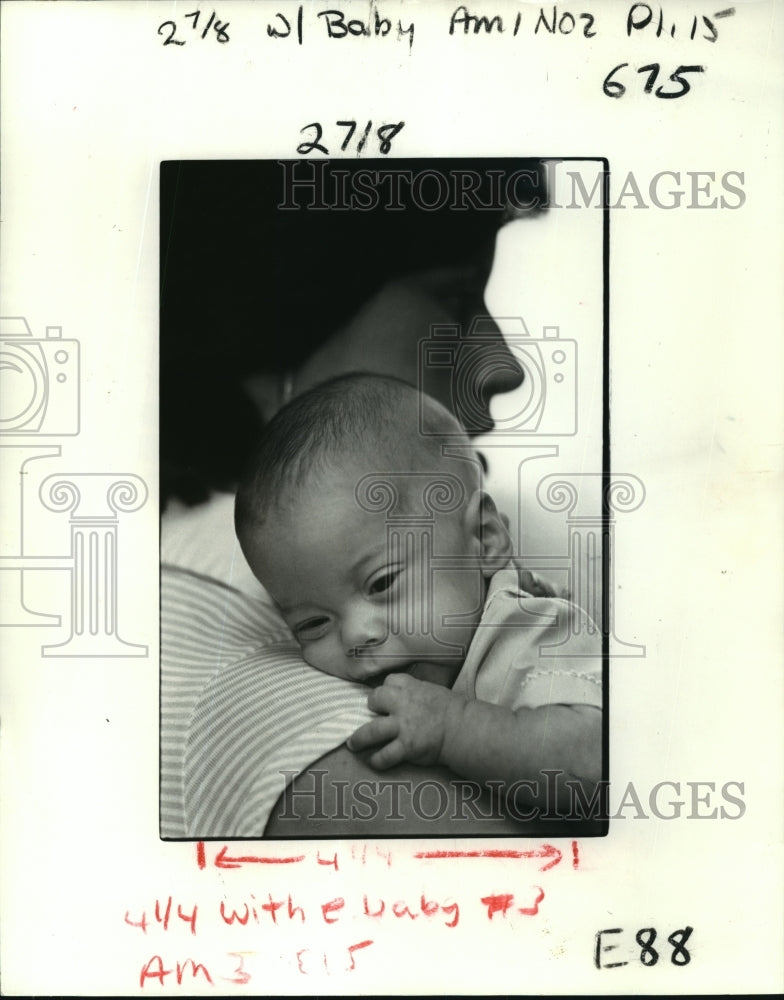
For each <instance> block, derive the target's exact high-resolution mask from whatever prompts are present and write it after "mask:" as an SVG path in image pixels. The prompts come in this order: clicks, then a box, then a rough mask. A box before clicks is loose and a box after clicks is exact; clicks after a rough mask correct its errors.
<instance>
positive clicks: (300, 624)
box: [235, 373, 511, 681]
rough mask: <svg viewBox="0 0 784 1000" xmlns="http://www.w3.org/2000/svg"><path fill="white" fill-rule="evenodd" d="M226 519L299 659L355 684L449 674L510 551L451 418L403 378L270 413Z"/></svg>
mask: <svg viewBox="0 0 784 1000" xmlns="http://www.w3.org/2000/svg"><path fill="white" fill-rule="evenodd" d="M235 526H236V530H237V537H238V538H239V541H240V545H241V546H242V550H243V552H244V554H245V557H246V558H247V560H248V563H249V564H250V566H251V569H252V570H253V572H254V573H255V575H256V576H257V577H258V579H259V580H260V582H261V583H262V584H263V585H264V587H265V588H266V589H267V591H268V592H269V593H270V595H271V596H272V598H273V599H274V600H275V602H276V603H277V604H278V606H279V608H280V610H281V612H282V614H283V616H284V618H285V619H286V621H287V622H288V624H289V626H290V628H291V630H292V632H293V633H294V636H295V637H296V639H297V640H298V642H299V643H300V645H301V647H302V653H303V656H304V658H305V660H306V661H307V662H308V663H310V664H311V665H312V666H314V667H316V668H318V669H319V670H323V671H325V672H326V673H330V674H334V675H335V676H338V677H344V678H346V679H349V680H357V681H369V680H373V679H375V678H379V677H381V676H382V675H383V674H386V673H388V672H390V671H392V670H398V669H406V668H407V667H409V666H410V665H411V664H413V663H415V662H422V661H425V662H433V663H437V664H440V665H442V666H443V667H444V668H445V669H447V670H452V671H453V672H454V673H456V672H457V669H459V666H460V664H461V663H462V661H463V659H464V658H465V654H466V651H467V648H468V644H469V643H470V641H471V638H472V636H473V633H474V630H475V628H476V626H477V624H478V622H479V618H480V616H481V613H482V605H483V601H484V594H485V589H486V580H487V578H489V576H491V575H492V573H493V572H495V571H496V570H497V569H498V568H499V566H500V565H502V564H503V562H504V561H505V560H506V558H508V556H509V554H510V551H511V549H510V543H509V536H508V534H507V531H506V528H505V526H504V524H503V522H502V520H501V519H500V517H499V516H498V512H497V511H496V508H495V505H494V504H493V501H492V499H491V498H490V497H489V496H488V495H487V494H486V493H484V492H483V491H482V490H481V466H480V464H479V461H478V458H477V456H476V454H475V452H474V451H473V448H472V446H471V444H470V442H469V440H468V437H467V436H466V435H465V434H464V433H463V432H462V430H461V428H460V426H459V424H458V423H457V421H456V420H455V418H454V417H453V416H452V415H451V414H450V413H449V411H448V410H446V409H445V408H444V407H443V406H441V404H440V403H437V402H436V401H435V400H433V399H431V398H429V397H427V396H424V395H423V394H421V393H420V392H418V391H417V390H416V389H415V388H414V387H413V386H411V385H409V384H408V383H406V382H402V381H400V380H398V379H393V378H388V377H384V376H377V375H365V374H361V373H359V374H353V375H343V376H340V377H339V378H335V379H332V380H330V381H329V382H325V383H322V384H321V385H319V386H316V387H315V388H314V389H311V390H310V391H309V392H307V393H305V394H303V395H302V396H299V397H297V398H296V399H295V400H293V401H292V402H291V403H289V404H288V405H287V406H285V407H284V408H283V409H282V410H280V411H279V412H278V413H277V414H276V416H275V417H274V418H273V419H272V420H271V421H270V423H269V424H268V425H267V427H266V428H265V430H264V434H263V437H262V440H261V442H260V444H259V447H258V448H257V450H256V453H255V455H254V457H253V459H252V461H251V464H250V466H249V468H248V470H247V472H246V474H245V476H244V478H243V480H242V482H241V484H240V487H239V490H238V493H237V501H236V506H235Z"/></svg>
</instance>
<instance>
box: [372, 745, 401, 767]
mask: <svg viewBox="0 0 784 1000" xmlns="http://www.w3.org/2000/svg"><path fill="white" fill-rule="evenodd" d="M405 759H406V753H405V747H404V746H403V741H402V740H392V742H391V743H387V745H386V746H384V747H382V748H381V749H380V750H376V752H375V753H372V754H371V755H370V757H368V763H369V764H370V766H371V767H375V769H376V770H377V771H386V770H387V768H390V767H394V766H395V764H402V763H403V761H404V760H405Z"/></svg>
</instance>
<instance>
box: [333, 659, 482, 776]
mask: <svg viewBox="0 0 784 1000" xmlns="http://www.w3.org/2000/svg"><path fill="white" fill-rule="evenodd" d="M464 704H465V699H464V698H461V697H460V696H459V695H456V694H453V692H452V691H450V690H449V688H445V687H441V686H440V685H438V684H430V683H429V682H428V681H418V680H416V679H415V678H413V677H410V676H409V675H408V674H389V676H388V677H387V678H386V679H385V681H384V684H383V685H382V686H381V687H377V688H375V689H374V690H373V691H371V692H370V695H369V697H368V708H370V709H371V710H372V711H373V712H378V713H380V714H379V717H378V718H377V719H373V720H372V721H371V722H368V723H366V724H365V725H364V726H360V728H359V729H358V730H357V731H356V732H355V733H354V735H353V736H352V737H351V739H350V740H349V741H348V747H349V750H365V749H367V748H368V747H373V746H378V745H379V744H382V743H383V744H385V745H384V746H382V747H381V749H380V750H377V751H376V752H375V753H373V754H371V756H370V758H369V762H370V764H371V766H372V767H375V768H378V769H379V770H381V771H383V770H385V769H386V768H388V767H394V765H395V764H400V763H402V762H403V761H408V762H409V763H411V764H421V765H429V764H438V763H440V762H441V760H440V758H441V751H442V748H443V744H444V738H445V735H446V730H447V723H448V721H449V718H450V716H451V715H455V714H456V713H459V712H460V710H461V708H462V706H463V705H464Z"/></svg>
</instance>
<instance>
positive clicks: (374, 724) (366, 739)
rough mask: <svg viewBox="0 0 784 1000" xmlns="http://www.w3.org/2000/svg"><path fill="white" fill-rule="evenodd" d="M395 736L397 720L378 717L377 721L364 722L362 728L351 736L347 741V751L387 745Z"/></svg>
mask: <svg viewBox="0 0 784 1000" xmlns="http://www.w3.org/2000/svg"><path fill="white" fill-rule="evenodd" d="M396 736H397V719H395V718H393V717H392V716H390V715H380V716H379V717H378V718H377V719H372V720H371V721H370V722H366V723H365V725H364V726H360V727H359V729H358V730H357V731H356V732H355V733H353V734H352V736H351V737H350V738H349V740H348V748H349V750H354V751H357V750H366V749H367V748H368V747H375V746H378V745H379V743H389V741H390V740H393V739H394V738H395V737H396Z"/></svg>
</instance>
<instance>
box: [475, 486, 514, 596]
mask: <svg viewBox="0 0 784 1000" xmlns="http://www.w3.org/2000/svg"><path fill="white" fill-rule="evenodd" d="M466 516H467V517H468V518H469V523H470V524H471V526H472V531H473V533H474V537H475V538H476V539H477V540H478V542H479V564H480V566H481V568H482V572H483V574H484V575H485V576H488V577H489V576H492V575H493V573H497V572H498V570H499V569H503V567H504V566H505V565H506V563H507V562H508V561H509V560H510V559H511V557H512V555H513V549H512V539H511V537H510V536H509V530H508V525H509V521H508V520H507V518H506V517H505V516H504V515H503V514H501V513H499V511H498V508H497V507H496V505H495V501H494V500H493V498H492V497H491V496H490V494H489V493H485V492H484V490H476V491H475V492H474V493H473V495H472V496H471V499H470V500H469V501H468V508H467V511H466Z"/></svg>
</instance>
